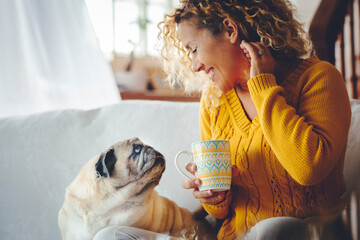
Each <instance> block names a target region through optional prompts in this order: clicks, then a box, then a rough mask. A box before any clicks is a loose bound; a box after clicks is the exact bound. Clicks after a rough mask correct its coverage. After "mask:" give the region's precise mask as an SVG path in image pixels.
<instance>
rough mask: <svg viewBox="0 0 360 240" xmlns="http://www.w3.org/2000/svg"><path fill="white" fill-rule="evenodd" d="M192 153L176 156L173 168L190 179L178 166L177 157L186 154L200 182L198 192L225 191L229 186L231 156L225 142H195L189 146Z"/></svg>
mask: <svg viewBox="0 0 360 240" xmlns="http://www.w3.org/2000/svg"><path fill="white" fill-rule="evenodd" d="M191 147H192V152H190V151H186V150H184V151H181V152H179V153H178V154H176V157H175V166H176V168H177V170H178V171H179V172H180V173H181V174H182V175H184V176H185V177H187V178H189V179H191V177H190V176H188V175H187V174H186V173H185V172H184V171H183V170H182V169H181V168H180V167H179V164H178V161H179V156H180V155H182V154H187V155H189V156H190V157H191V160H192V161H194V163H195V164H196V167H197V170H196V172H195V175H196V177H197V178H199V179H200V180H201V186H199V190H200V191H204V190H210V189H211V190H213V191H215V192H216V191H225V190H229V189H230V186H231V172H232V171H231V154H230V143H229V141H227V140H210V141H201V142H195V143H193V144H192V145H191Z"/></svg>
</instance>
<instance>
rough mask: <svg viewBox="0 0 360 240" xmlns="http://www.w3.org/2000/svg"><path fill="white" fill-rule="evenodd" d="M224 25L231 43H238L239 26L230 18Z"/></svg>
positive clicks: (226, 19) (225, 20)
mask: <svg viewBox="0 0 360 240" xmlns="http://www.w3.org/2000/svg"><path fill="white" fill-rule="evenodd" d="M223 24H224V31H225V35H226V37H227V38H228V39H229V40H230V42H231V43H237V40H238V26H237V25H236V23H235V22H234V21H232V20H231V19H229V18H225V19H224V21H223Z"/></svg>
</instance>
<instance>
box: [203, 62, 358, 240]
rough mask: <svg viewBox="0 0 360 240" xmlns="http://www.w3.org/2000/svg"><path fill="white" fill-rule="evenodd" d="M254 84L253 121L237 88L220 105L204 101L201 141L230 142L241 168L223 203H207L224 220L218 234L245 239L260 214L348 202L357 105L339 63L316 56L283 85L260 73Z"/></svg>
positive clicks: (319, 211)
mask: <svg viewBox="0 0 360 240" xmlns="http://www.w3.org/2000/svg"><path fill="white" fill-rule="evenodd" d="M248 87H249V90H250V94H251V98H252V100H253V101H254V103H255V106H256V109H257V113H258V116H256V117H255V118H254V119H253V120H252V121H250V120H249V119H248V117H247V116H246V114H245V112H244V110H243V108H242V105H241V102H240V101H239V99H238V97H237V94H236V92H235V90H234V89H232V90H231V91H229V92H227V93H225V94H223V95H222V96H221V97H220V105H219V106H218V107H217V108H212V109H210V107H207V106H206V104H205V101H204V99H202V100H201V108H200V132H201V138H202V140H210V139H227V140H229V141H230V146H231V155H232V164H233V165H236V166H237V168H238V169H239V172H240V175H239V177H237V178H236V179H233V185H232V188H231V190H230V191H229V192H228V193H227V195H226V199H225V200H224V201H223V202H222V203H219V204H217V205H206V204H204V207H205V209H206V211H207V212H208V213H209V214H210V215H212V216H214V217H216V218H220V219H225V221H224V223H223V225H222V227H221V229H220V231H219V233H218V239H235V238H239V237H240V238H241V237H242V236H244V235H245V234H246V233H248V232H249V230H250V229H251V227H253V226H254V225H255V224H256V223H257V222H259V221H260V220H262V219H266V218H270V217H275V216H294V217H298V218H303V219H306V218H309V217H316V216H324V215H327V214H332V213H334V212H335V211H336V212H338V211H339V210H341V208H343V207H344V203H343V201H342V200H341V198H340V196H341V194H342V193H343V192H344V190H345V183H344V178H343V163H344V156H345V150H346V143H347V136H348V131H349V126H350V119H351V110H350V104H349V97H348V94H347V90H346V87H345V84H344V80H343V78H342V76H341V75H340V73H339V72H338V71H337V69H336V68H335V67H333V66H332V65H331V64H329V63H326V62H323V61H320V60H319V59H318V58H317V57H316V56H313V57H311V58H308V59H304V60H302V61H301V63H299V65H298V66H297V68H296V69H295V70H294V71H293V72H292V73H291V74H289V76H288V77H287V78H286V79H285V80H284V81H282V82H281V83H280V84H279V85H278V84H277V82H276V79H275V77H274V75H272V74H261V75H258V76H256V77H254V78H252V79H250V80H249V81H248Z"/></svg>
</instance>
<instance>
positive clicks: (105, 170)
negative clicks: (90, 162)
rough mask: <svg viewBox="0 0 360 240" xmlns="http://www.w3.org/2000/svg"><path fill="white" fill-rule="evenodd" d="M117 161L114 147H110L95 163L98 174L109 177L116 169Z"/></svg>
mask: <svg viewBox="0 0 360 240" xmlns="http://www.w3.org/2000/svg"><path fill="white" fill-rule="evenodd" d="M115 163H116V156H115V153H114V149H110V150H109V151H107V152H106V153H105V154H104V153H102V154H101V155H100V158H99V160H98V161H97V163H96V164H95V171H96V172H97V174H98V176H100V177H104V178H109V177H110V176H111V175H112V173H113V171H114V167H115Z"/></svg>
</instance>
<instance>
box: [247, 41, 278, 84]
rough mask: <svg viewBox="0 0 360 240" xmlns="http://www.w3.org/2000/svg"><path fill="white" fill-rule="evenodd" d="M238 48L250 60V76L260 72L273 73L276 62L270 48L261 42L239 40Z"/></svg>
mask: <svg viewBox="0 0 360 240" xmlns="http://www.w3.org/2000/svg"><path fill="white" fill-rule="evenodd" d="M240 48H241V49H242V50H243V52H244V54H245V56H246V57H247V58H248V59H249V60H250V65H251V66H250V78H253V77H255V76H257V75H259V74H262V73H274V72H275V65H276V62H275V60H274V58H273V57H272V55H271V52H270V49H269V48H268V47H266V46H264V45H263V44H262V43H254V42H246V41H244V40H243V41H241V43H240Z"/></svg>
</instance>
